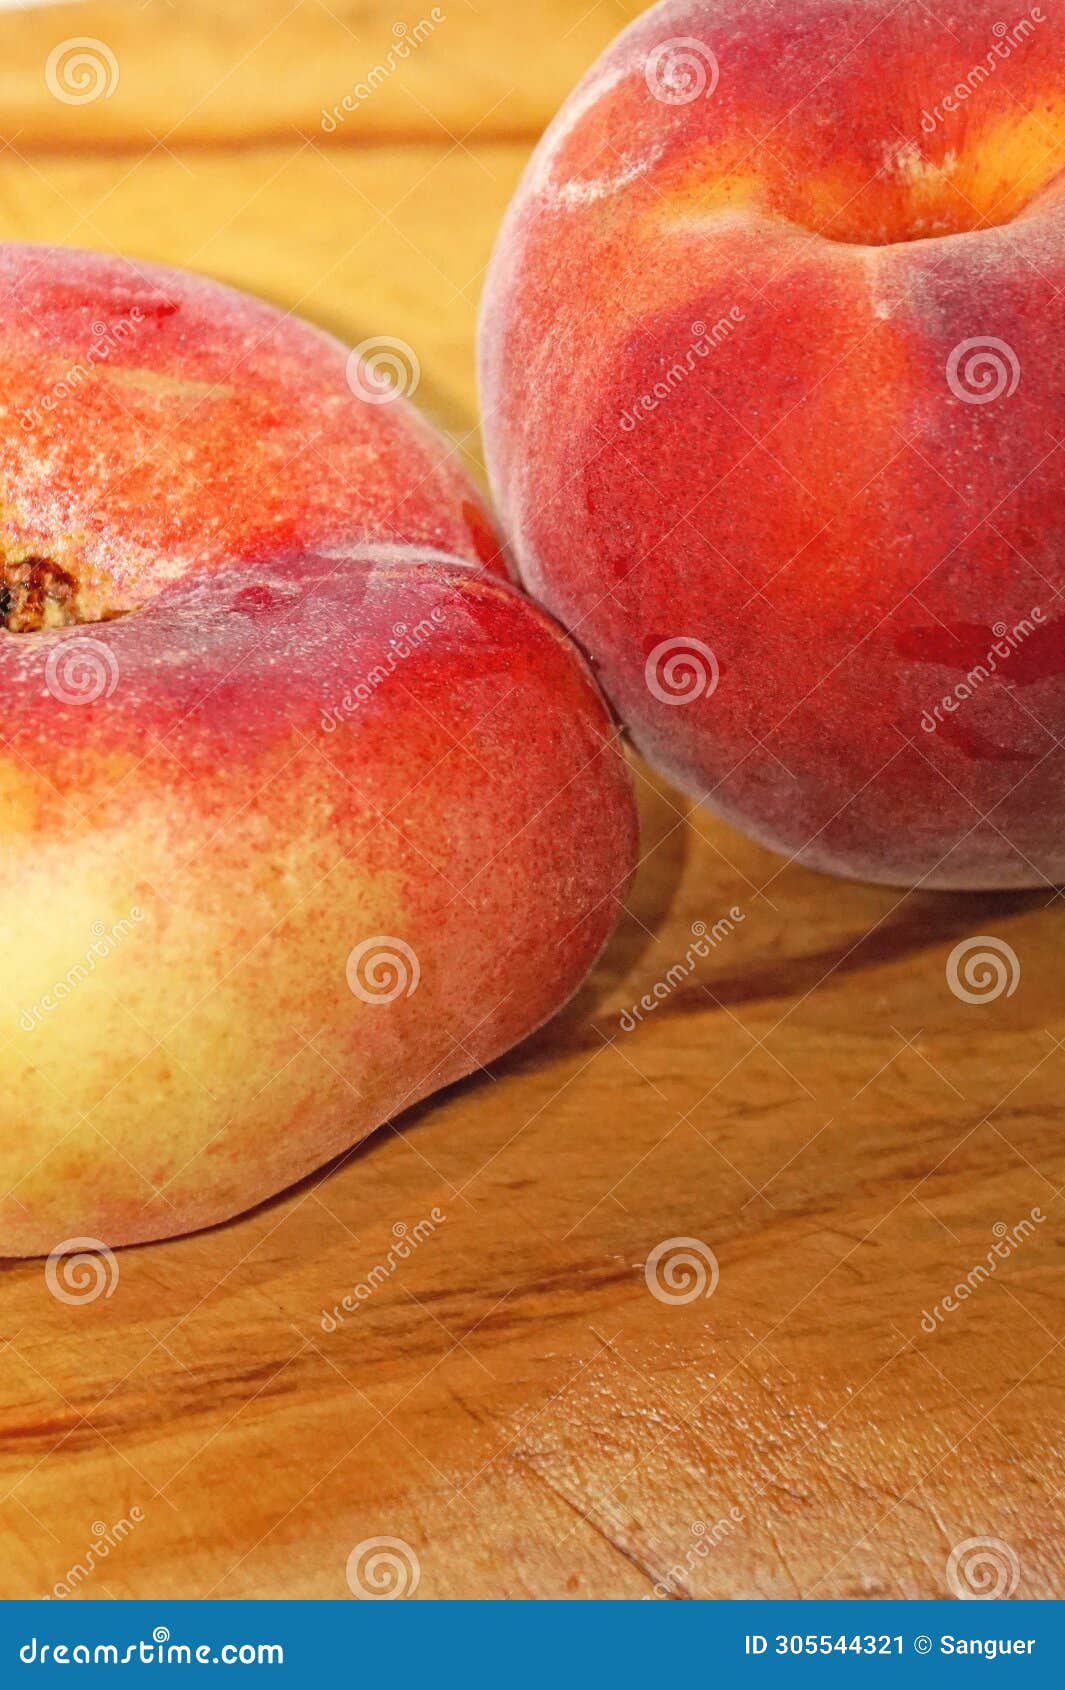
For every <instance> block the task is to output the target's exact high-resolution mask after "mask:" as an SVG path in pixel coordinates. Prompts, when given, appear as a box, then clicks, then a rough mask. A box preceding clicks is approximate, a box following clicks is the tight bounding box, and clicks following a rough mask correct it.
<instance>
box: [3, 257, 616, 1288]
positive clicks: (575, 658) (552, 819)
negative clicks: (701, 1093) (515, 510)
mask: <svg viewBox="0 0 1065 1690" xmlns="http://www.w3.org/2000/svg"><path fill="white" fill-rule="evenodd" d="M0 272H2V274H3V277H4V281H5V284H6V286H7V287H8V288H10V289H12V290H17V291H13V292H12V294H11V296H10V297H9V298H8V300H7V302H6V305H5V313H4V316H3V319H2V321H3V328H2V330H0V343H2V345H0V356H2V357H3V360H4V364H5V369H6V371H7V372H8V386H7V390H6V395H5V401H6V404H7V406H8V411H9V421H10V416H11V413H12V408H13V407H15V408H21V407H23V406H30V405H39V401H40V398H41V395H42V394H43V393H44V392H47V391H50V390H51V387H52V384H53V383H54V382H55V381H56V380H57V379H58V374H59V373H61V372H63V371H69V370H70V369H71V368H72V367H73V366H75V365H76V364H78V362H79V360H80V361H81V362H82V364H84V349H85V346H86V344H87V343H89V342H88V337H89V336H91V334H92V329H91V325H92V323H93V322H97V323H113V322H114V321H115V320H116V319H117V318H118V317H119V316H120V315H122V314H123V313H125V312H127V311H128V310H129V308H130V305H131V304H132V303H133V302H134V301H136V300H140V301H142V302H144V304H145V307H146V308H147V306H148V305H149V304H150V303H152V302H155V303H157V304H162V303H163V302H165V306H166V309H165V311H164V310H160V312H159V314H158V316H157V317H151V318H150V319H148V318H147V317H146V321H149V324H150V326H149V327H148V328H147V329H146V330H145V331H144V334H143V337H142V338H139V339H138V338H137V337H134V338H133V339H131V340H130V341H129V342H127V343H124V344H123V345H122V347H121V349H120V351H118V352H117V353H116V354H115V358H114V360H113V361H109V363H108V367H107V369H106V370H105V371H103V372H94V373H93V375H92V379H91V380H90V381H88V382H86V383H85V384H84V385H82V386H79V387H78V389H77V391H76V392H73V393H71V394H70V395H69V396H66V397H64V398H63V399H62V401H61V403H58V404H57V405H56V407H55V410H54V411H49V412H45V413H43V416H42V420H41V422H40V425H39V426H40V430H41V432H38V431H37V430H36V429H34V430H29V429H26V430H23V429H21V428H10V427H9V429H8V431H7V432H6V434H5V440H4V446H3V464H4V483H3V485H4V501H5V502H4V530H5V539H4V557H5V568H6V569H7V571H8V580H9V583H10V584H9V587H8V589H7V598H6V605H7V609H8V612H9V616H10V619H11V620H13V621H17V622H18V623H19V625H20V626H21V627H22V629H23V631H19V632H14V631H10V626H9V628H8V629H6V630H0V708H2V715H3V750H2V754H0V789H2V814H3V842H4V853H5V862H6V882H7V892H6V896H5V899H4V908H3V912H2V914H0V1012H2V1014H3V1016H4V1022H5V1028H6V1031H5V1060H4V1064H3V1073H2V1077H0V1122H2V1125H3V1131H2V1133H0V1254H2V1255H35V1254H44V1253H47V1252H50V1251H52V1250H53V1249H55V1248H56V1247H57V1246H58V1245H60V1244H64V1243H68V1242H69V1241H70V1240H73V1239H79V1238H91V1239H95V1240H98V1241H99V1242H101V1243H103V1244H105V1245H108V1246H117V1245H122V1244H130V1243H135V1242H139V1241H142V1240H147V1239H153V1238H162V1237H168V1236H171V1235H174V1234H178V1233H183V1232H188V1231H191V1230H193V1229H195V1228H198V1227H204V1226H208V1225H210V1224H212V1223H214V1222H217V1221H222V1220H224V1219H226V1218H227V1217H229V1216H232V1215H234V1214H236V1213H238V1212H239V1211H241V1210H244V1209H247V1208H249V1207H250V1206H252V1205H254V1204H255V1203H257V1202H259V1201H260V1200H262V1199H264V1198H267V1197H269V1196H271V1195H273V1194H275V1193H276V1192H278V1191H280V1190H282V1189H283V1188H284V1187H286V1186H288V1185H290V1184H291V1183H293V1182H294V1181H296V1180H298V1179H299V1178H301V1177H302V1176H304V1175H306V1174H307V1173H309V1172H311V1171H312V1170H313V1169H315V1168H316V1167H318V1166H320V1165H321V1164H322V1163H324V1162H325V1161H327V1160H329V1159H330V1158H332V1157H335V1156H336V1155H338V1154H339V1153H341V1152H343V1151H345V1150H347V1149H348V1148H349V1147H350V1146H352V1145H353V1144H355V1143H356V1142H358V1141H359V1140H361V1139H362V1138H363V1137H365V1135H366V1134H367V1133H369V1132H371V1131H372V1130H373V1129H374V1128H375V1127H377V1126H379V1125H380V1124H381V1123H382V1122H384V1121H386V1120H391V1119H392V1118H393V1117H394V1116H395V1115H396V1114H397V1113H398V1112H399V1111H401V1110H403V1109H405V1108H407V1107H408V1106H410V1105H411V1104H413V1103H415V1102H417V1101H418V1100H419V1099H421V1098H424V1097H426V1096H427V1095H428V1094H430V1093H431V1092H433V1091H435V1090H437V1089H438V1088H439V1087H441V1086H444V1085H446V1084H448V1083H449V1082H451V1081H454V1080H456V1079H458V1078H460V1077H461V1076H463V1075H466V1074H468V1073H470V1072H471V1071H472V1070H473V1069H475V1068H476V1067H477V1066H478V1065H479V1064H482V1063H485V1062H488V1061H490V1060H492V1058H494V1057H496V1056H498V1055H499V1054H500V1053H501V1052H503V1051H505V1050H506V1049H508V1048H509V1047H510V1046H511V1045H513V1044H514V1043H515V1042H516V1041H517V1040H519V1039H521V1038H522V1037H524V1036H525V1035H526V1034H528V1033H529V1032H531V1031H532V1030H533V1029H534V1028H536V1027H537V1026H539V1025H540V1024H541V1023H542V1022H543V1021H544V1020H546V1019H547V1018H548V1017H549V1016H551V1015H552V1014H553V1013H554V1012H555V1011H556V1010H557V1009H558V1008H559V1007H560V1006H561V1004H562V1003H563V1002H564V1001H565V1000H566V999H567V998H568V997H569V996H570V995H571V994H572V993H573V992H574V991H575V990H576V988H577V987H578V986H579V984H580V982H581V981H582V979H583V978H584V976H585V974H586V973H587V971H588V969H589V968H590V967H591V965H592V963H593V962H594V960H595V958H596V956H597V954H598V953H599V951H600V949H601V948H602V946H603V944H604V943H605V941H606V939H607V937H608V935H609V933H610V931H611V929H612V927H613V925H614V922H615V920H616V916H617V912H618V907H619V901H620V899H621V898H622V897H623V896H624V893H625V890H626V887H627V884H628V881H629V878H630V875H631V872H632V868H633V863H634V859H635V851H636V820H635V811H634V804H633V797H632V790H631V782H630V778H629V775H628V772H627V770H626V768H625V764H624V761H623V759H622V758H621V757H620V755H619V753H618V751H617V748H616V744H615V740H616V733H615V729H614V727H613V724H612V722H611V719H610V716H609V714H608V712H607V710H606V708H605V706H604V704H603V701H602V697H601V695H600V693H599V690H598V688H597V686H596V684H595V682H594V680H593V678H592V676H591V674H590V672H589V670H588V668H587V665H586V664H585V662H584V660H583V659H582V658H581V656H580V655H579V653H578V652H577V650H576V648H575V647H574V646H573V645H572V643H571V642H570V641H569V640H568V639H567V638H566V637H565V635H564V634H563V633H562V632H561V630H560V629H559V628H558V627H557V625H556V624H555V623H553V622H552V621H551V620H550V618H548V617H547V616H546V615H545V614H544V613H543V612H542V611H541V610H539V609H538V608H537V607H536V606H535V605H533V604H532V603H531V602H530V601H529V600H528V599H526V598H525V597H524V596H523V595H522V594H520V593H519V592H518V590H517V589H516V588H514V587H513V586H511V585H510V584H509V583H508V582H507V581H505V580H504V579H502V578H501V570H502V566H501V564H500V563H499V561H498V547H497V543H496V540H495V537H494V534H493V530H492V526H491V523H490V521H489V519H488V517H487V515H486V514H485V512H484V509H483V507H482V505H481V504H480V502H479V500H478V498H477V495H476V494H475V492H474V491H473V490H472V488H471V487H470V486H469V485H468V484H467V482H466V480H465V477H464V476H463V475H462V474H460V473H459V472H458V471H457V470H456V469H455V468H454V467H453V465H451V464H450V463H449V462H448V461H447V457H446V451H445V448H444V446H443V445H442V444H441V443H440V442H438V441H437V440H436V438H435V436H434V435H433V434H432V432H431V431H430V430H429V429H428V428H427V427H426V426H425V425H424V424H423V423H422V422H421V421H420V420H419V419H418V418H417V417H416V416H415V414H414V413H413V412H412V411H411V410H410V408H409V407H407V406H406V405H405V404H402V403H399V402H397V403H392V404H389V405H387V406H381V405H374V404H370V403H366V402H364V401H361V400H359V399H356V398H355V397H354V396H353V395H352V393H351V392H350V390H349V389H348V387H347V385H346V382H345V360H346V354H345V353H344V350H343V348H341V347H339V346H338V345H336V344H335V343H334V342H332V341H330V340H329V339H327V338H326V337H324V336H321V335H318V334H316V333H315V332H314V331H312V330H311V329H309V328H308V327H307V326H306V325H303V324H300V323H298V322H295V321H293V320H291V319H286V318H283V317H282V316H281V315H280V314H279V313H277V312H276V311H273V310H271V309H269V308H268V307H266V306H263V305H261V304H258V303H257V302H254V301H252V300H247V299H244V298H242V297H240V296H238V295H236V294H233V293H231V292H229V291H228V290H225V289H221V288H216V287H213V286H211V285H209V284H207V283H204V282H201V281H197V280H193V279H192V278H189V277H184V276H175V275H170V274H168V273H165V272H162V271H157V270H152V271H143V270H141V269H140V268H139V267H137V268H134V267H133V266H131V265H124V264H117V263H114V262H112V261H110V260H104V259H101V258H95V257H90V256H88V255H83V254H72V253H71V254H67V253H47V252H44V251H42V250H32V249H22V250H16V251H12V250H11V249H5V250H3V251H2V252H0ZM20 310H24V311H25V312H26V313H32V323H31V322H30V321H26V322H22V323H21V327H20V328H19V329H16V327H15V326H13V320H17V319H18V317H19V312H20ZM486 557H487V559H488V561H489V563H490V568H487V569H486V568H483V567H481V560H482V559H485V558H486ZM29 558H36V559H38V560H43V559H50V560H53V562H54V563H55V564H56V565H58V566H59V567H61V569H62V576H60V574H59V573H58V570H57V569H56V568H52V569H50V570H48V569H45V568H44V567H43V565H42V564H40V563H38V564H37V566H36V567H35V570H34V571H30V570H27V569H26V568H25V567H21V568H20V565H25V563H26V560H27V559H29ZM31 576H32V579H31ZM70 582H73V583H74V585H73V586H72V587H71V586H70V585H69V583H70ZM105 606H106V609H107V611H108V613H109V616H110V619H108V620H102V621H90V620H83V621H82V625H80V626H75V625H73V617H74V616H75V615H77V616H78V617H82V618H84V617H85V613H86V612H87V611H88V610H90V609H94V610H100V609H101V608H102V607H105ZM27 623H29V624H31V625H30V626H29V627H27V626H26V624H27ZM367 941H373V942H374V943H372V944H371V945H370V947H369V949H368V951H367V952H366V953H365V954H364V955H363V958H362V961H361V962H359V963H357V964H350V963H349V959H350V958H351V956H352V953H353V951H356V950H357V948H358V947H360V946H363V945H364V944H365V943H366V942H367ZM397 941H398V942H399V943H398V945H397V943H396V942H397ZM389 957H391V958H392V960H391V961H389ZM397 959H398V960H397ZM352 981H354V982H355V984H356V986H357V987H359V988H360V989H353V986H352Z"/></svg>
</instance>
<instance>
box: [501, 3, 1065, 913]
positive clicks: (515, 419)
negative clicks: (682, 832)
mask: <svg viewBox="0 0 1065 1690" xmlns="http://www.w3.org/2000/svg"><path fill="white" fill-rule="evenodd" d="M1001 16H1002V14H1001V12H1000V10H999V9H998V8H996V7H993V6H992V5H991V4H990V3H989V0H960V3H959V4H958V5H957V6H955V7H954V8H953V9H952V11H951V13H950V17H949V20H946V21H945V20H944V18H943V17H942V16H941V15H940V14H937V13H935V12H933V11H930V10H929V9H928V8H927V7H925V6H923V5H921V4H919V3H918V0H902V4H900V5H897V6H893V7H883V8H877V7H869V6H866V5H861V4H856V3H855V0H794V3H792V4H789V5H788V6H786V7H784V6H778V5H774V4H771V3H770V0H669V3H668V4H664V5H660V6H656V7H654V8H653V9H652V10H651V11H650V12H648V13H647V14H646V15H645V16H643V17H642V18H640V19H639V20H638V22H637V23H636V24H635V25H634V26H633V27H632V28H631V29H630V30H629V31H628V32H627V33H626V34H625V35H623V36H622V37H621V39H620V40H619V41H618V42H617V44H616V45H615V46H614V47H613V48H612V49H611V50H610V51H609V52H608V53H607V54H606V56H605V57H604V58H603V59H602V60H601V62H600V63H599V64H598V65H597V66H596V67H595V68H594V69H593V70H592V71H591V72H590V74H589V76H588V77H587V79H586V80H585V82H584V83H583V84H582V86H581V87H580V88H579V89H578V90H577V91H576V93H575V94H574V95H573V96H572V98H571V99H570V101H569V103H568V104H567V105H566V107H565V108H564V109H563V111H562V112H561V114H560V116H559V117H558V119H557V120H556V121H555V123H554V125H553V126H552V128H551V130H550V131H549V132H548V135H547V136H546V138H545V140H544V142H543V143H542V145H541V147H540V149H539V150H538V152H537V153H536V155H535V156H534V158H533V160H532V163H531V165H530V167H529V169H528V172H527V174H526V176H525V179H524V182H523V184H522V186H521V188H520V190H519V193H518V195H517V198H516V200H515V202H514V205H513V207H512V209H511V211H510V213H509V216H508V219H507V222H506V226H505V229H504V231H503V234H502V236H501V239H500V242H499V246H498V249H497V252H496V255H495V258H494V261H493V266H492V270H491V274H490V278H489V284H488V289H487V297H486V304H485V310H484V317H483V330H482V347H481V356H482V372H483V393H484V404H485V412H486V435H487V444H488V453H489V464H490V469H491V474H492V481H493V485H494V490H495V493H496V495H497V501H498V504H499V507H500V511H501V514H502V518H503V521H504V527H505V528H506V529H509V534H510V537H511V539H512V541H513V546H514V549H515V552H516V556H517V561H518V564H519V567H520V570H521V573H522V577H523V579H524V581H525V583H526V585H527V586H528V587H529V589H530V590H531V591H532V592H533V593H534V594H536V595H537V596H538V597H539V598H540V599H541V600H542V602H543V603H544V604H545V605H547V606H548V607H549V608H550V609H551V610H552V611H553V612H554V613H555V614H556V615H557V616H559V617H560V619H561V620H562V621H563V622H564V623H565V624H566V626H568V627H569V628H570V629H571V631H573V632H574V634H575V635H576V637H577V638H578V639H579V640H580V641H581V643H582V644H583V645H584V647H585V648H586V650H587V651H588V652H589V654H590V655H591V657H592V659H593V661H594V664H595V666H596V668H597V671H598V673H599V676H600V678H601V680H602V682H603V684H604V687H605V690H606V691H607V693H608V695H609V697H610V698H611V699H612V701H613V703H614V704H615V706H616V708H617V709H618V711H619V713H620V714H621V716H622V718H623V720H624V721H625V723H626V724H627V726H628V728H629V730H630V732H631V735H632V738H633V740H634V741H635V744H636V745H637V747H638V748H639V749H640V750H641V751H642V752H643V753H644V754H645V755H646V756H647V757H648V758H649V759H650V760H651V761H652V762H654V763H656V764H657V765H658V766H659V767H661V768H662V769H663V770H665V771H666V772H667V773H668V774H669V775H670V776H671V777H672V778H673V779H674V780H676V781H677V782H679V783H681V784H682V785H683V786H685V787H686V788H687V789H688V790H690V791H691V792H693V793H695V794H696V795H697V796H698V797H700V798H701V799H703V800H705V801H706V802H707V803H708V804H710V805H711V806H713V807H714V808H715V809H717V810H718V811H719V812H720V813H721V814H722V815H724V816H725V817H726V818H728V819H729V820H730V821H732V822H733V823H735V824H736V825H737V826H739V827H741V828H743V829H745V830H746V831H748V832H749V833H751V834H753V835H754V836H755V837H756V838H758V839H759V840H761V841H763V842H765V843H766V844H768V845H770V846H772V847H773V848H774V849H775V850H777V851H780V852H782V853H784V854H786V855H787V856H788V857H789V858H797V859H799V860H800V861H802V862H804V863H807V864H810V865H812V866H813V867H816V868H821V869H827V870H831V871H834V872H837V873H840V874H846V875H853V876H859V877H864V878H868V879H872V880H880V881H887V882H892V883H899V884H905V885H912V884H925V885H930V886H942V887H963V888H964V887H996V886H1002V887H1006V886H1026V885H1036V884H1041V883H1046V882H1048V881H1049V882H1058V881H1060V880H1063V879H1065V747H1063V743H1062V742H1063V740H1065V615H1063V611H1062V603H1061V594H1062V589H1063V587H1065V500H1063V497H1062V480H1063V477H1062V457H1061V447H1060V441H1059V435H1060V432H1061V429H1060V417H1061V402H1062V394H1063V391H1065V189H1063V186H1062V184H1063V181H1065V178H1063V177H1062V175H1061V172H1062V169H1063V166H1065V31H1063V29H1062V15H1061V12H1060V8H1059V7H1058V6H1056V5H1055V6H1054V7H1053V8H1050V7H1048V8H1047V10H1046V11H1044V10H1043V9H1042V8H1041V7H1039V6H1034V7H1032V8H1031V9H1030V10H1028V11H1023V12H1022V13H1020V14H1018V16H1017V18H1016V19H1015V20H1014V21H1013V22H1011V23H1009V24H1006V23H1003V22H1001V21H1000V19H1001Z"/></svg>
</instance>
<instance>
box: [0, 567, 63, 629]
mask: <svg viewBox="0 0 1065 1690" xmlns="http://www.w3.org/2000/svg"><path fill="white" fill-rule="evenodd" d="M77 591H78V583H77V581H76V580H75V579H74V577H73V575H68V574H67V571H66V570H65V569H60V567H59V565H58V564H57V563H54V562H53V561H52V559H51V558H47V557H24V558H20V560H19V561H18V562H17V563H12V562H9V561H8V560H7V559H6V558H0V625H2V626H3V627H5V628H6V629H7V630H8V632H9V633H11V634H31V633H34V632H35V631H36V630H37V629H38V628H64V627H66V626H67V625H68V624H69V623H71V622H76V621H77V620H78V613H77V603H76V599H77Z"/></svg>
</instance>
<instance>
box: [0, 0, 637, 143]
mask: <svg viewBox="0 0 1065 1690" xmlns="http://www.w3.org/2000/svg"><path fill="white" fill-rule="evenodd" d="M644 9H645V6H644V3H643V0H591V4H589V3H587V0H536V3H535V4H528V5H526V4H515V0H450V3H449V0H441V4H439V5H433V4H432V3H431V0H411V4H410V5H409V6H400V5H398V4H396V3H395V0H328V3H326V0H226V3H224V4H222V3H220V0H180V3H179V4H175V3H174V0H145V3H144V4H139V3H137V0H109V3H106V4H102V3H99V0H92V3H91V4H89V5H83V4H76V5H58V6H44V7H43V8H41V9H40V10H32V11H28V12H24V13H20V14H14V15H13V14H11V13H6V12H5V13H4V14H2V16H0V41H2V42H3V47H4V55H3V60H2V63H0V95H2V103H0V109H2V111H3V114H4V115H3V119H2V124H3V130H2V133H3V136H4V139H5V140H7V139H14V141H15V143H16V144H17V145H18V146H19V147H20V148H23V149H25V148H27V147H31V148H37V147H43V148H48V149H54V148H55V147H56V146H68V145H69V146H74V147H79V148H81V147H85V146H90V145H91V146H103V147H116V146H119V147H120V146H130V145H132V146H140V145H142V144H143V143H144V141H145V139H148V140H149V143H150V144H151V143H152V142H154V141H155V140H156V139H158V140H159V141H160V142H162V143H165V144H166V145H167V146H171V147H172V146H175V145H178V144H181V145H185V146H187V145H190V144H203V143H212V142H219V141H226V142H236V141H240V142H243V143H245V144H246V143H248V142H251V141H255V140H261V139H263V138H264V137H271V136H276V135H278V134H279V133H284V132H286V131H289V130H292V129H294V128H295V129H301V130H305V131H306V132H307V133H308V134H311V135H315V136H317V137H318V138H319V139H322V138H323V135H324V134H331V135H332V137H333V138H334V139H336V140H337V141H339V142H340V143H342V144H343V143H346V144H354V145H359V144H361V143H363V142H367V141H372V140H375V139H381V138H382V137H384V138H387V139H393V140H402V139H404V138H409V137H411V136H415V137H428V138H431V139H433V140H434V141H436V142H443V143H447V142H449V141H450V140H452V139H453V138H454V137H455V136H462V137H465V138H470V137H473V136H476V138H477V139H479V140H490V139H492V138H498V137H500V136H506V137H513V136H514V135H515V134H535V133H538V132H539V131H540V130H541V129H542V128H543V126H544V124H545V123H547V122H548V120H549V119H550V118H551V117H552V116H553V115H554V112H555V111H556V109H557V107H558V106H559V104H560V103H561V101H562V99H563V98H564V97H565V95H566V93H567V92H568V91H569V89H570V88H571V87H572V85H573V84H574V82H576V81H577V79H578V77H579V76H580V75H581V74H582V73H583V72H584V70H585V69H586V68H587V66H588V65H589V64H591V63H592V62H593V60H595V59H596V58H598V56H599V54H600V53H601V52H602V51H603V49H604V47H606V46H607V44H608V42H609V41H610V40H611V39H612V38H613V37H614V36H615V35H616V34H617V33H618V31H619V30H620V29H623V28H624V26H625V25H626V23H628V22H629V21H630V20H631V19H632V18H634V17H636V16H637V15H638V13H640V12H641V11H643V10H644ZM77 38H89V39H90V40H91V41H93V42H95V43H96V48H95V50H94V49H92V48H90V50H89V51H90V55H91V63H90V65H89V66H83V67H82V69H81V70H80V71H79V70H78V69H77V68H76V67H73V66H71V65H70V64H69V62H68V63H67V68H66V70H65V71H64V69H63V64H64V61H65V56H64V55H61V56H60V59H59V61H58V62H57V64H56V67H55V71H54V77H55V79H56V80H58V82H59V85H60V86H61V87H62V88H64V89H66V90H67V91H68V92H72V93H74V94H78V95H82V94H84V93H85V92H86V90H87V89H88V88H89V87H90V86H92V83H91V82H87V81H86V80H84V78H85V77H86V76H87V75H89V74H90V72H91V74H95V75H98V76H99V85H100V87H101V88H104V89H108V90H110V91H109V92H106V93H101V95H100V97H99V98H97V99H95V100H92V101H86V102H85V103H84V104H65V103H64V102H63V100H62V99H57V98H56V97H55V94H54V92H53V91H52V88H51V87H50V86H49V82H48V80H47V78H46V74H45V71H46V66H47V64H48V60H49V56H50V55H51V54H52V53H53V52H55V51H56V50H57V49H58V47H59V46H60V44H61V43H63V42H69V41H71V40H75V39H77ZM357 90H363V91H365V90H369V97H367V94H366V92H362V93H357V92H356V91H357ZM345 94H349V95H354V106H355V110H354V111H351V110H350V109H349V110H346V111H345V110H344V108H343V106H342V105H341V113H340V116H341V119H342V121H341V123H340V126H339V129H336V130H333V131H329V129H328V126H327V127H326V130H324V131H323V127H322V118H323V115H326V114H329V113H331V112H332V111H333V108H334V107H336V106H337V105H338V103H341V102H343V99H344V96H345Z"/></svg>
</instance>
